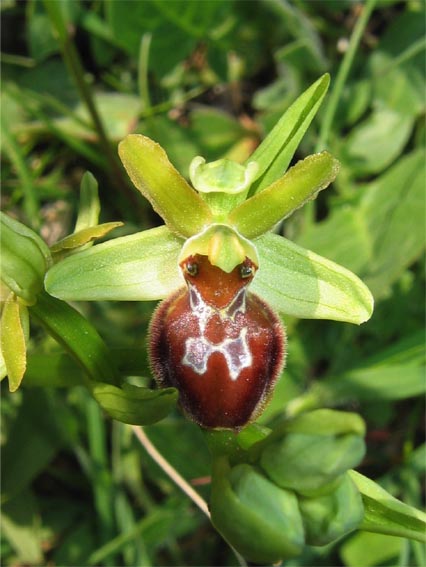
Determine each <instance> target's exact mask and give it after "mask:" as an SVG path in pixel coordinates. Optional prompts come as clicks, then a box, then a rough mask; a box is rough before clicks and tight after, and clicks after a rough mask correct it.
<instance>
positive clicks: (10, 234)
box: [0, 213, 50, 304]
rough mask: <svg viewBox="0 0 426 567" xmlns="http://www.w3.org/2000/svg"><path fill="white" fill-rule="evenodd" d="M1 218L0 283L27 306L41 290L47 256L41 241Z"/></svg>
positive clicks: (6, 218)
mask: <svg viewBox="0 0 426 567" xmlns="http://www.w3.org/2000/svg"><path fill="white" fill-rule="evenodd" d="M0 214H1V217H0V218H1V231H0V237H1V279H2V281H3V282H4V283H5V284H6V285H7V286H8V287H9V289H11V290H12V291H13V292H14V293H15V294H16V295H17V296H18V297H21V298H22V299H24V301H26V302H27V303H28V304H32V303H34V302H35V297H36V295H37V294H38V293H39V292H40V291H41V290H42V289H43V279H44V275H45V273H46V270H47V267H48V264H49V262H50V252H49V248H48V247H47V245H46V244H45V243H44V242H43V240H42V239H41V238H40V237H39V236H38V235H37V234H36V233H35V232H34V231H32V230H31V229H29V228H27V227H26V226H24V225H23V224H21V223H20V222H18V221H16V220H14V219H12V218H10V217H8V216H7V215H5V214H4V213H0Z"/></svg>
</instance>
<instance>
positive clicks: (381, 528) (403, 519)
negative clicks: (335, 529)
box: [350, 471, 426, 542]
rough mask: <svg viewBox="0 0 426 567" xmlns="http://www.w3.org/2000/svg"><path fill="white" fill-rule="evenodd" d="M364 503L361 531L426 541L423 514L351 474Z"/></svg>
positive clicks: (375, 485)
mask: <svg viewBox="0 0 426 567" xmlns="http://www.w3.org/2000/svg"><path fill="white" fill-rule="evenodd" d="M350 475H351V477H352V480H353V481H354V482H355V484H356V485H357V487H358V489H359V491H360V492H361V495H362V499H363V502H364V508H365V513H364V520H363V522H362V524H361V526H360V528H361V529H364V530H367V531H370V532H377V533H382V534H390V535H397V536H401V537H407V538H410V539H415V540H417V541H421V542H426V514H424V512H421V511H420V510H416V509H415V508H413V507H412V506H408V505H407V504H404V503H403V502H400V501H399V500H397V499H396V498H394V497H393V496H392V495H391V494H389V492H387V491H386V490H384V489H383V488H382V487H381V486H380V485H378V484H377V483H375V482H374V481H373V480H370V479H369V478H367V477H365V476H364V475H362V474H360V473H358V472H356V471H350Z"/></svg>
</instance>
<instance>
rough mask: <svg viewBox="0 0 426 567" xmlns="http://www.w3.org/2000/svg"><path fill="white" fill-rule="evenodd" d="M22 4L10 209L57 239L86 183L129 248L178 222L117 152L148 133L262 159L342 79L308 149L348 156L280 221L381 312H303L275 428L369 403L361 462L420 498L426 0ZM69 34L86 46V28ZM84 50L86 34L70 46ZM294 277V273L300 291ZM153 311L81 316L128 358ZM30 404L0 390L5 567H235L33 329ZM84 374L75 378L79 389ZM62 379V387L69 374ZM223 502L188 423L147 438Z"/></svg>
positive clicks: (182, 159)
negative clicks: (298, 410) (52, 380)
mask: <svg viewBox="0 0 426 567" xmlns="http://www.w3.org/2000/svg"><path fill="white" fill-rule="evenodd" d="M60 7H61V11H60V14H61V15H60V17H59V18H58V17H56V16H55V13H54V11H53V12H52V10H51V3H50V2H45V3H43V2H41V1H39V0H32V1H27V2H18V1H16V2H15V1H13V0H4V1H3V2H2V4H1V16H2V24H1V25H2V48H1V58H2V79H3V81H2V82H3V88H2V95H1V96H2V109H1V110H2V120H1V133H2V186H3V205H2V208H3V210H4V211H6V212H7V213H8V214H10V215H12V216H15V217H16V218H18V219H19V220H21V221H22V222H24V223H26V224H27V225H28V226H31V227H32V228H34V229H36V230H39V231H40V234H41V235H42V237H43V238H44V239H45V240H46V241H47V242H48V243H49V244H52V243H54V242H55V241H56V240H58V239H59V238H61V237H63V236H64V235H66V234H68V233H69V232H71V230H72V226H73V222H74V221H75V215H76V210H77V206H78V200H79V184H80V180H81V178H82V175H83V173H84V171H86V170H89V171H91V172H92V173H93V174H94V175H95V177H96V178H97V179H98V181H99V190H100V198H101V204H102V212H101V220H102V221H103V222H107V221H115V220H122V221H124V222H125V226H124V227H122V228H119V229H117V230H116V231H115V232H114V236H117V235H119V234H129V233H132V232H136V231H138V230H142V229H144V228H149V227H151V226H155V225H156V224H158V223H159V222H160V221H159V219H158V217H156V215H155V214H154V213H153V212H152V210H151V208H150V206H149V205H148V203H147V202H146V201H144V200H143V199H142V197H140V196H139V195H138V194H137V192H136V191H135V190H134V188H133V187H132V186H131V183H130V181H129V180H128V179H127V177H126V175H125V174H124V171H123V170H122V169H121V166H120V164H119V161H118V159H117V152H116V144H117V143H118V141H119V140H120V139H122V138H123V137H124V136H125V135H126V134H127V133H129V132H140V133H143V134H146V135H148V136H150V137H152V138H153V139H155V140H156V141H158V142H160V143H161V145H162V146H163V147H164V148H165V149H166V151H167V153H168V155H169V157H170V159H171V160H172V162H173V163H174V165H175V166H176V167H177V168H178V169H179V170H180V171H182V172H183V173H184V174H186V173H187V171H188V165H189V162H190V161H191V159H192V158H193V157H194V156H195V155H199V154H201V155H203V156H204V157H206V159H207V160H213V159H218V158H220V157H225V156H226V157H231V158H232V159H236V160H241V161H243V160H245V159H246V158H247V156H248V155H249V154H250V153H251V151H253V149H254V148H255V147H256V145H257V144H258V143H259V140H260V139H261V138H262V137H264V135H265V133H267V132H268V131H269V129H270V128H271V127H272V126H273V124H274V123H275V121H276V119H277V118H278V117H279V116H280V115H281V114H282V113H283V111H284V110H285V109H286V108H287V107H288V106H289V104H290V103H291V102H292V101H294V100H295V98H296V97H297V96H298V95H299V94H300V93H301V92H302V91H303V90H304V89H305V88H307V86H309V85H310V84H311V83H312V82H314V80H316V79H317V78H318V77H319V76H320V75H321V74H322V73H324V72H325V71H329V72H330V74H331V77H332V86H331V91H330V95H329V96H328V98H327V99H326V102H325V104H324V105H323V108H322V111H321V112H320V115H319V118H317V119H316V120H315V123H314V125H313V126H311V128H310V130H309V132H308V134H307V135H306V136H305V138H304V141H303V143H302V146H301V147H300V149H299V154H298V155H297V159H300V158H303V157H304V156H305V155H307V154H309V153H312V152H313V151H317V150H320V149H329V151H331V153H333V154H334V155H335V156H336V157H337V158H338V159H339V160H340V161H341V163H342V170H341V173H340V174H339V176H338V178H337V180H336V182H335V183H334V184H333V187H332V188H331V189H328V190H327V191H325V192H323V193H321V194H320V196H319V199H318V200H317V202H316V203H315V206H311V207H309V208H308V209H307V210H305V209H306V208H305V209H303V210H302V211H300V212H299V213H296V214H295V215H293V216H292V217H291V219H289V220H288V221H286V222H285V224H284V226H283V227H281V228H280V230H282V231H283V233H284V234H285V235H286V236H287V237H289V238H291V239H293V240H295V241H296V242H298V243H300V244H302V245H303V246H305V247H307V248H310V249H312V250H314V251H316V252H318V253H320V254H322V255H323V256H326V257H328V258H330V259H333V260H335V261H337V262H338V263H340V264H342V265H344V266H346V267H348V268H349V269H351V270H353V271H354V272H355V273H357V274H358V275H359V276H361V277H362V278H363V279H364V281H365V282H366V283H367V284H368V285H369V287H370V289H371V290H372V292H373V294H374V296H375V300H376V310H375V314H374V315H373V318H372V319H371V321H369V322H368V323H367V324H366V325H364V326H362V327H360V328H358V327H353V326H351V325H345V324H342V323H333V322H325V321H324V322H322V321H299V320H290V319H289V320H287V321H286V325H287V329H288V335H289V347H288V350H289V356H288V365H287V369H286V371H285V373H284V374H283V376H282V377H281V379H280V381H279V384H278V387H277V390H276V394H275V396H274V398H273V401H272V403H271V404H270V406H269V407H268V409H267V411H266V413H265V414H264V415H263V416H262V418H261V422H263V423H272V422H273V420H274V416H276V415H277V414H279V413H280V412H282V409H283V407H284V406H285V405H286V404H293V405H296V404H305V405H306V407H317V406H330V407H342V408H349V409H351V410H354V411H359V412H360V413H361V415H362V416H363V417H364V418H365V419H366V421H367V425H368V436H367V446H368V452H367V456H366V458H365V460H364V462H363V463H362V466H361V467H360V469H359V470H360V471H361V472H363V473H364V474H366V475H368V476H369V477H370V478H373V479H375V480H377V481H378V482H380V483H381V484H382V486H384V487H385V488H386V489H387V490H389V491H390V492H391V493H392V494H394V495H395V496H397V497H398V498H401V499H402V500H404V501H405V502H407V503H409V504H411V505H414V506H417V507H420V506H421V501H422V488H421V479H422V478H423V476H424V473H425V450H424V444H423V440H424V429H423V422H422V419H421V417H422V415H423V411H424V407H423V406H424V366H423V365H424V348H423V344H424V320H425V319H424V317H425V313H424V260H423V250H424V236H425V234H424V228H423V226H424V195H423V193H424V164H425V161H424V160H425V156H424V142H425V122H424V112H425V98H424V85H425V81H424V78H425V77H424V75H425V65H424V61H425V29H424V28H425V13H424V10H425V8H424V3H423V2H422V1H421V0H418V1H417V0H410V1H407V2H397V1H392V0H385V1H377V2H374V1H372V0H369V1H368V2H366V3H365V4H363V3H361V2H349V1H345V0H338V1H333V0H330V1H327V2H308V1H302V0H297V1H296V0H295V1H294V2H287V1H285V0H281V1H279V2H278V1H266V0H265V1H250V2H246V1H239V2H233V1H228V0H223V1H221V0H216V1H212V2H210V1H208V0H205V1H186V0H185V1H181V0H175V1H163V0H151V1H142V2H139V1H128V0H121V1H108V2H105V1H98V0H91V1H83V0H64V1H62V2H61V3H60ZM67 30H68V32H69V35H68V33H67ZM69 37H70V38H71V39H68V38H69ZM283 285H285V282H283ZM153 308H154V305H153V304H148V303H145V304H142V303H140V304H139V303H138V304H136V303H113V302H108V303H92V304H84V305H79V309H81V310H82V312H83V313H84V315H85V316H86V317H87V318H89V319H90V320H91V322H92V323H93V324H94V325H95V326H96V327H97V328H98V330H99V331H100V333H101V335H102V336H103V337H104V339H105V340H106V342H107V343H108V344H109V345H110V346H111V347H113V348H122V349H123V348H135V347H136V348H138V349H140V352H141V356H142V358H143V361H142V362H143V364H144V365H145V374H146V376H149V370H148V367H147V365H146V360H145V354H144V353H145V348H146V330H147V325H148V322H149V319H150V315H151V313H152V310H153ZM31 336H32V338H31V344H30V347H31V348H30V352H32V353H33V354H32V355H31V356H30V358H29V370H28V374H27V376H26V377H25V378H24V381H23V388H22V389H21V390H19V392H17V393H14V394H9V393H8V392H7V384H6V383H4V382H3V383H2V394H3V401H2V437H1V442H2V468H3V469H4V470H2V492H3V499H4V500H3V501H4V504H3V513H2V515H3V517H2V533H1V555H2V560H3V563H4V564H5V565H24V564H25V565H40V564H43V565H45V564H48V565H64V566H65V565H129V566H133V565H144V566H149V565H233V564H235V557H234V555H233V554H232V551H231V550H230V549H229V548H228V546H227V545H226V544H225V542H224V541H223V540H222V539H221V538H220V537H219V535H218V534H217V533H216V532H215V531H214V529H213V528H212V527H211V525H210V523H209V522H208V521H207V519H206V518H205V516H204V515H203V514H201V513H200V512H199V511H198V509H197V508H196V507H195V506H194V504H193V503H192V502H191V501H189V500H188V499H187V497H185V496H184V495H183V494H182V493H181V492H180V491H179V489H178V488H176V487H175V485H174V484H173V483H172V481H171V480H170V479H169V478H168V477H167V476H166V475H165V474H164V473H163V472H162V470H160V469H159V467H158V466H157V465H156V464H155V463H153V461H152V460H151V459H150V457H149V456H148V455H147V454H146V453H145V451H144V450H143V449H142V448H141V446H140V445H139V444H138V441H137V439H136V438H134V437H133V435H132V431H131V430H130V428H129V427H127V426H125V425H124V424H120V423H118V422H112V421H110V420H108V419H107V418H106V417H105V416H104V415H102V414H101V411H100V410H99V407H98V405H97V404H96V402H95V401H94V400H93V399H92V398H91V397H90V396H89V394H88V393H87V391H86V390H85V389H83V388H82V387H80V386H73V383H72V376H71V377H64V379H63V380H62V387H57V388H50V387H44V386H45V384H44V382H43V380H44V377H43V375H42V374H40V373H39V372H37V363H38V358H37V357H38V356H39V355H40V354H46V353H54V352H58V351H59V350H60V349H59V347H58V345H57V344H55V343H54V341H53V339H51V338H46V335H45V334H44V332H43V331H42V330H41V329H40V328H37V327H34V328H33V329H32V335H31ZM65 378H66V379H65ZM59 382H61V380H59ZM145 429H146V432H147V434H148V436H149V437H150V439H151V440H152V441H153V443H154V444H155V445H156V446H157V448H158V449H159V450H160V451H161V453H162V454H163V455H164V457H165V458H166V459H167V460H168V461H170V463H172V465H173V466H174V467H175V468H176V469H177V470H178V471H179V472H180V473H181V474H182V475H183V476H184V477H185V478H186V479H188V480H190V481H191V482H192V483H193V484H194V485H196V488H197V490H198V491H199V492H200V493H201V494H204V495H207V493H208V490H209V487H208V480H209V479H208V475H209V471H210V463H209V455H208V451H207V448H206V446H205V443H204V440H203V438H202V435H201V433H200V431H199V429H198V427H197V426H195V425H194V424H191V423H189V422H187V421H185V420H184V418H183V417H182V416H181V415H180V414H179V413H178V412H176V413H175V414H174V415H173V416H172V417H169V418H167V419H166V420H164V421H163V422H161V423H159V424H157V425H155V426H151V427H147V428H145ZM424 563H425V555H424V550H423V548H422V547H421V545H420V544H417V543H413V542H408V541H407V540H404V539H401V538H396V537H390V536H381V535H378V534H370V533H364V532H359V533H355V534H351V535H350V536H349V537H347V538H345V539H344V540H342V541H340V542H338V543H337V544H334V545H331V546H327V547H326V548H308V549H307V550H306V552H305V553H304V554H303V555H302V556H301V557H300V558H297V559H293V560H290V561H287V562H286V565H288V566H296V565H297V566H299V565H300V566H302V565H306V566H309V565H345V566H348V567H352V566H353V567H359V566H360V565H362V566H365V567H368V566H370V565H371V566H373V565H401V566H407V565H424Z"/></svg>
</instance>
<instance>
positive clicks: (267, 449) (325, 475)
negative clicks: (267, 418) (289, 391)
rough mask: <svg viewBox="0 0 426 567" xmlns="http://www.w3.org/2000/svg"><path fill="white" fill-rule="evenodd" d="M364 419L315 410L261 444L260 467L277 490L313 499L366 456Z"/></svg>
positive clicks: (337, 412)
mask: <svg viewBox="0 0 426 567" xmlns="http://www.w3.org/2000/svg"><path fill="white" fill-rule="evenodd" d="M364 431H365V426H364V423H363V421H362V419H361V418H360V417H359V416H358V415H357V414H353V413H346V412H339V411H333V410H326V409H324V410H316V411H313V412H310V413H306V414H304V415H301V416H299V417H297V418H295V419H294V420H292V421H289V422H288V423H287V422H284V423H283V424H282V426H280V427H278V428H277V429H276V430H274V431H273V433H272V434H271V435H270V436H269V438H266V439H265V440H264V441H262V442H261V443H260V444H259V446H258V447H256V446H254V448H253V450H254V451H255V452H258V451H259V448H260V449H261V455H260V464H261V467H262V468H263V470H264V471H265V472H266V473H267V475H268V476H269V478H271V479H272V480H273V481H274V482H275V483H276V484H278V486H281V487H282V488H288V489H292V490H296V491H297V492H300V493H302V494H304V495H310V494H312V495H314V494H315V493H317V492H318V491H319V492H321V489H322V488H324V487H327V485H330V483H333V481H335V480H336V479H337V478H338V477H339V476H340V475H342V474H343V473H345V472H346V471H347V470H348V469H349V468H351V467H354V466H356V465H357V464H358V463H359V462H360V460H361V459H362V457H363V456H364V452H365V444H364V440H363V435H364Z"/></svg>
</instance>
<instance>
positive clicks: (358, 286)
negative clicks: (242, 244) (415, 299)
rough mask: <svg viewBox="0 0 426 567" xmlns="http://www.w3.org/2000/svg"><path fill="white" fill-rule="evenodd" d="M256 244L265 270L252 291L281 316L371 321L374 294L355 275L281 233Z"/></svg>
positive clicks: (262, 238)
mask: <svg viewBox="0 0 426 567" xmlns="http://www.w3.org/2000/svg"><path fill="white" fill-rule="evenodd" d="M254 243H255V245H256V248H257V251H258V254H259V258H260V267H261V269H259V271H258V273H257V274H256V277H255V279H254V280H253V283H252V284H251V289H252V290H253V292H255V293H257V294H258V295H259V296H260V297H262V298H263V299H265V300H266V301H267V302H268V303H269V304H270V305H271V307H273V308H274V309H275V310H276V311H278V312H279V313H280V314H283V315H285V314H288V315H294V316H295V317H299V318H302V319H304V318H306V319H332V320H335V321H346V322H348V323H355V324H357V325H359V324H360V323H363V322H365V321H367V320H368V319H369V318H370V317H371V314H372V312H373V305H374V300H373V296H372V295H371V293H370V291H369V289H368V288H367V286H366V285H365V284H364V283H363V282H362V281H361V280H360V279H359V278H358V277H357V276H356V275H355V274H354V273H352V272H351V271H349V270H347V269H346V268H344V267H343V266H339V265H338V264H336V263H335V262H332V261H331V260H327V259H326V258H323V257H322V256H319V255H318V254H315V253H314V252H311V251H310V250H306V249H305V248H302V247H301V246H298V245H297V244H294V243H293V242H291V241H290V240H287V239H286V238H284V237H282V236H278V235H277V234H272V233H268V234H264V235H263V236H261V237H259V238H257V239H256V240H255V241H254Z"/></svg>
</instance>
